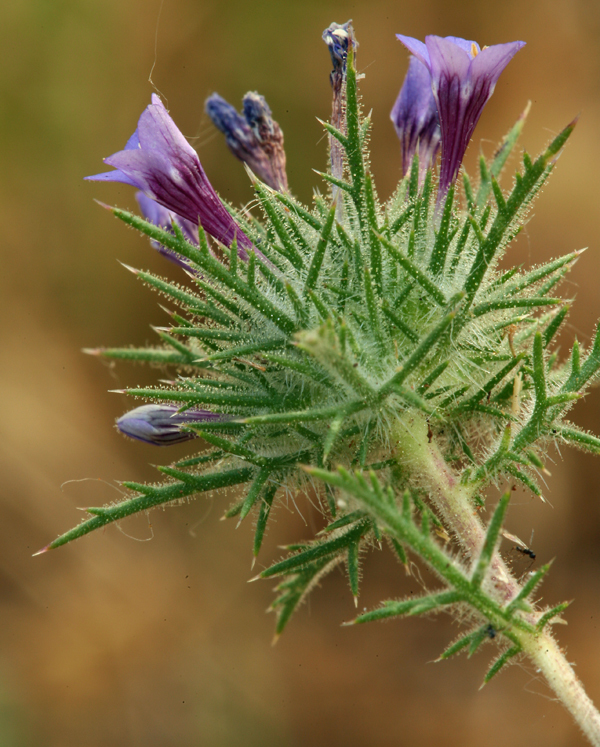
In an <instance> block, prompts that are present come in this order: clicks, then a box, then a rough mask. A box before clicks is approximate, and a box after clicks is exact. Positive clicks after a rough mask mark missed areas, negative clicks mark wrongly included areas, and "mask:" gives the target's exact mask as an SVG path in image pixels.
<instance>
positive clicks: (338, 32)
mask: <svg viewBox="0 0 600 747" xmlns="http://www.w3.org/2000/svg"><path fill="white" fill-rule="evenodd" d="M351 24H352V19H350V20H349V21H346V23H342V24H340V23H332V24H331V26H329V27H328V28H326V29H325V31H323V41H324V42H325V44H327V46H328V47H329V54H330V55H331V62H332V64H333V70H332V72H331V76H332V77H333V76H334V75H337V74H341V75H342V76H344V75H345V74H346V59H347V57H348V46H349V44H350V43H351V40H352V26H351ZM331 85H333V80H332V81H331Z"/></svg>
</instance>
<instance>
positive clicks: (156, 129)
mask: <svg viewBox="0 0 600 747" xmlns="http://www.w3.org/2000/svg"><path fill="white" fill-rule="evenodd" d="M104 161H105V163H107V164H108V165H109V166H114V167H115V169H116V171H110V172H106V173H103V174H96V175H95V176H88V177H86V179H90V180H95V181H113V182H123V183H125V184H131V185H132V186H134V187H137V188H138V189H139V190H141V191H142V192H143V193H144V194H145V195H146V196H147V197H150V198H151V199H153V200H155V201H156V202H157V203H158V204H159V205H162V206H163V207H165V208H166V209H167V210H170V211H172V212H173V213H175V214H176V215H178V216H180V217H181V218H183V219H185V220H187V221H189V222H190V223H191V224H193V225H194V226H197V225H198V223H199V224H200V225H201V226H202V227H203V228H204V230H205V231H206V232H207V233H209V234H210V235H211V236H213V237H214V238H215V239H217V241H220V242H221V243H222V244H225V246H227V247H229V246H231V243H232V242H233V240H234V238H237V243H238V247H239V255H240V258H242V259H247V257H248V255H247V251H249V250H250V249H253V248H254V246H253V244H252V242H251V241H250V239H249V238H248V237H247V236H246V234H245V233H244V232H243V231H242V229H241V228H240V227H239V226H238V225H237V223H236V222H235V221H234V220H233V218H232V217H231V215H229V213H228V212H227V210H226V209H225V206H224V205H223V203H222V202H221V200H220V199H219V197H218V196H217V193H216V192H215V190H214V189H213V187H212V185H211V183H210V182H209V181H208V179H207V177H206V174H205V173H204V169H203V168H202V165H201V164H200V160H199V159H198V155H197V154H196V151H195V150H194V149H193V148H192V147H191V145H190V144H189V143H188V141H187V140H186V139H185V137H184V136H183V135H182V134H181V132H180V131H179V130H178V128H177V126H176V125H175V123H174V122H173V120H172V119H171V117H170V116H169V113H168V112H167V110H166V109H165V107H164V105H163V103H162V101H161V100H160V99H159V97H158V96H157V95H156V94H152V104H151V105H150V106H148V107H147V108H146V109H145V110H144V111H143V113H142V116H141V117H140V119H139V122H138V127H137V130H136V131H135V132H134V133H133V135H132V136H131V137H130V138H129V140H128V142H127V145H126V146H125V150H122V151H119V152H118V153H114V154H113V155H112V156H109V157H108V158H105V159H104ZM257 254H260V253H259V252H257ZM260 256H262V255H260Z"/></svg>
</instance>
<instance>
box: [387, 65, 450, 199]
mask: <svg viewBox="0 0 600 747" xmlns="http://www.w3.org/2000/svg"><path fill="white" fill-rule="evenodd" d="M390 119H391V120H392V122H393V124H394V127H395V128H396V133H397V135H398V138H399V139H400V149H401V154H402V176H403V177H404V176H406V175H407V173H408V172H409V171H410V168H411V165H412V162H413V159H414V157H415V154H417V153H418V156H419V184H422V183H423V181H424V179H425V174H426V173H427V169H429V168H431V166H432V165H433V163H434V162H435V158H436V156H437V153H438V150H439V147H440V137H441V135H440V119H439V116H438V111H437V105H436V103H435V99H434V97H433V91H432V90H431V75H430V74H429V70H428V69H427V67H426V66H425V65H424V64H423V63H422V62H420V61H419V60H418V59H417V58H416V57H411V58H410V62H409V65H408V72H407V73H406V77H405V79H404V83H403V84H402V88H401V89H400V93H399V94H398V98H397V99H396V103H395V104H394V107H393V109H392V111H391V113H390Z"/></svg>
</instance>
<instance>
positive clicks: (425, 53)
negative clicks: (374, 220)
mask: <svg viewBox="0 0 600 747" xmlns="http://www.w3.org/2000/svg"><path fill="white" fill-rule="evenodd" d="M397 37H398V39H400V41H401V42H402V43H403V44H404V46H405V47H406V48H407V49H408V50H409V51H410V52H412V54H413V55H414V56H415V57H416V58H417V59H418V60H420V61H421V62H422V63H423V64H424V65H425V66H426V67H427V69H428V70H429V73H430V75H431V85H432V90H433V95H434V97H435V101H436V104H437V109H438V114H439V117H440V125H441V131H442V165H441V169H440V188H439V193H438V201H439V199H440V196H443V195H444V194H445V193H446V192H447V191H448V188H449V187H450V185H451V184H452V182H453V181H454V180H455V179H456V176H457V174H458V170H459V168H460V165H461V163H462V160H463V157H464V155H465V151H466V149H467V145H468V144H469V140H470V139H471V135H472V134H473V130H474V129H475V125H476V124H477V122H478V120H479V117H480V116H481V112H482V111H483V107H484V106H485V104H486V103H487V101H488V99H489V98H490V96H491V95H492V93H493V92H494V88H495V86H496V83H497V81H498V78H499V77H500V74H501V73H502V71H503V70H504V68H505V67H506V66H507V65H508V63H509V62H510V61H511V59H512V58H513V57H514V55H515V54H516V53H517V52H518V51H519V49H521V47H523V46H524V45H525V42H521V41H516V42H509V43H508V44H495V45H494V46H492V47H484V48H483V49H481V48H480V47H479V45H478V44H477V43H476V42H474V41H468V40H467V39H460V38H458V37H456V36H447V37H444V38H443V37H441V36H426V37H425V43H423V42H421V41H419V40H418V39H413V38H412V37H410V36H402V35H401V34H397Z"/></svg>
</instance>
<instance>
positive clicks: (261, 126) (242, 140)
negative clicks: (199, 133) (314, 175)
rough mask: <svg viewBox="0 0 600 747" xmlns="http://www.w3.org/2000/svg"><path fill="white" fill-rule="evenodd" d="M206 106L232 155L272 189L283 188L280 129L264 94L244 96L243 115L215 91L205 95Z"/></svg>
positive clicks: (285, 184) (283, 176)
mask: <svg viewBox="0 0 600 747" xmlns="http://www.w3.org/2000/svg"><path fill="white" fill-rule="evenodd" d="M205 109H206V113H207V114H208V116H209V117H210V118H211V120H212V122H213V124H214V125H215V127H218V129H219V130H221V132H222V133H223V134H224V135H225V137H226V139H227V145H228V146H229V148H230V149H231V152H232V153H233V155H234V156H237V158H239V159H240V161H243V162H244V163H247V164H248V166H249V167H250V169H251V170H252V171H253V172H254V173H255V174H256V176H258V178H259V179H261V180H262V181H263V182H264V183H265V184H268V186H269V187H271V189H275V190H276V191H278V192H286V191H287V188H288V183H287V174H286V171H285V160H286V159H285V150H284V149H283V132H282V131H281V127H280V126H279V125H278V124H277V122H276V121H275V120H274V119H273V118H272V116H271V109H270V108H269V105H268V104H267V102H266V99H265V97H264V96H260V95H259V94H258V93H254V92H249V93H247V94H246V95H245V96H244V99H243V116H242V115H241V114H239V113H238V112H237V111H236V109H235V108H234V107H233V106H231V104H229V103H228V102H227V101H225V99H224V98H222V97H221V96H219V94H218V93H213V94H212V96H209V97H208V98H207V99H206V103H205Z"/></svg>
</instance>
